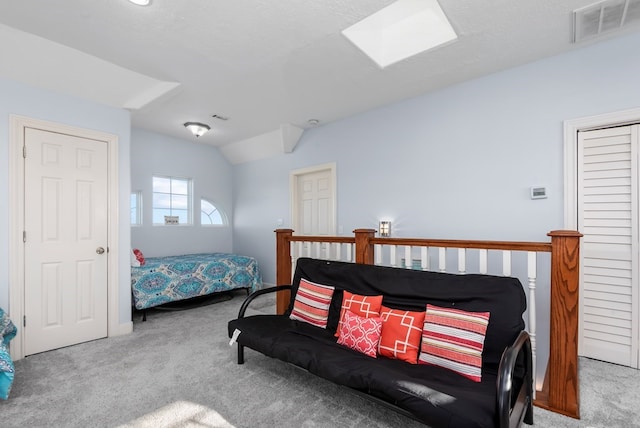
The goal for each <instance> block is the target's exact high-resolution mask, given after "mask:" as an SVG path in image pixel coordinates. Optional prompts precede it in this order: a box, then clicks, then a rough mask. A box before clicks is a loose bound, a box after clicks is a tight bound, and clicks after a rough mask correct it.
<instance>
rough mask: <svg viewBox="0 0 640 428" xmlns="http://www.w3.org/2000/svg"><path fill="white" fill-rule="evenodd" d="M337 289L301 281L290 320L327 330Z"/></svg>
mask: <svg viewBox="0 0 640 428" xmlns="http://www.w3.org/2000/svg"><path fill="white" fill-rule="evenodd" d="M334 291H335V287H330V286H328V285H322V284H316V283H315V282H311V281H307V280H306V279H304V278H302V279H300V285H299V286H298V292H297V293H296V299H295V301H294V302H293V310H292V311H291V315H290V316H289V318H291V319H292V320H298V321H303V322H306V323H309V324H311V325H315V326H316V327H320V328H327V319H328V318H329V306H330V305H331V298H332V297H333V292H334Z"/></svg>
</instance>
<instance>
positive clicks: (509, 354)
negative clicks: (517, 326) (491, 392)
mask: <svg viewBox="0 0 640 428" xmlns="http://www.w3.org/2000/svg"><path fill="white" fill-rule="evenodd" d="M520 354H523V355H524V367H523V368H524V370H525V373H524V378H523V379H522V382H521V383H520V389H519V390H518V391H513V390H512V389H513V388H514V373H515V370H516V364H517V362H518V356H519V355H520ZM496 386H497V388H498V397H497V398H498V418H499V426H500V427H501V428H507V427H519V426H520V425H522V422H523V421H524V422H525V423H527V424H529V425H532V424H533V407H532V406H533V379H532V356H531V339H530V338H529V333H527V332H526V331H524V330H523V331H521V332H520V334H519V335H518V337H517V338H516V340H515V342H514V343H513V344H512V345H511V346H509V347H508V348H507V349H505V351H504V352H503V353H502V358H501V359H500V368H499V372H498V380H497V385H496ZM514 392H516V393H517V395H516V396H515V402H512V398H513V397H514Z"/></svg>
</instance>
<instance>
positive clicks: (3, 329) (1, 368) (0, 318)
mask: <svg viewBox="0 0 640 428" xmlns="http://www.w3.org/2000/svg"><path fill="white" fill-rule="evenodd" d="M17 331H18V330H17V329H16V326H15V325H14V324H13V323H12V322H11V320H10V319H9V316H8V315H7V314H6V312H5V311H3V310H2V308H0V399H2V400H6V399H8V398H9V392H10V391H11V384H12V383H13V376H14V374H15V368H14V366H13V361H12V360H11V356H10V355H9V348H8V347H9V342H10V341H11V339H13V338H14V337H15V335H16V332H17Z"/></svg>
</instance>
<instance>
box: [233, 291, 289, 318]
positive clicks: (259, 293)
mask: <svg viewBox="0 0 640 428" xmlns="http://www.w3.org/2000/svg"><path fill="white" fill-rule="evenodd" d="M283 290H291V286H290V285H278V286H277V287H269V288H264V289H262V290H258V291H254V292H253V293H251V294H249V296H247V298H246V299H245V300H244V302H242V306H240V311H239V312H238V318H244V313H245V311H246V310H247V308H248V307H249V303H251V302H252V301H253V300H254V299H255V298H256V297H258V296H262V295H263V294H268V293H275V292H277V291H283Z"/></svg>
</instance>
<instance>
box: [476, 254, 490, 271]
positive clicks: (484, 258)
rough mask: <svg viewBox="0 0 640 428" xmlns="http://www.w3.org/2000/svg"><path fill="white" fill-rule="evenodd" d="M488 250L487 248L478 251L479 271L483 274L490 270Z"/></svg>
mask: <svg viewBox="0 0 640 428" xmlns="http://www.w3.org/2000/svg"><path fill="white" fill-rule="evenodd" d="M488 253H489V251H488V250H485V249H481V250H479V251H478V258H479V261H478V264H479V266H480V267H479V269H478V270H479V271H480V273H481V274H486V273H487V272H488V271H489V270H488V267H487V266H488Z"/></svg>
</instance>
